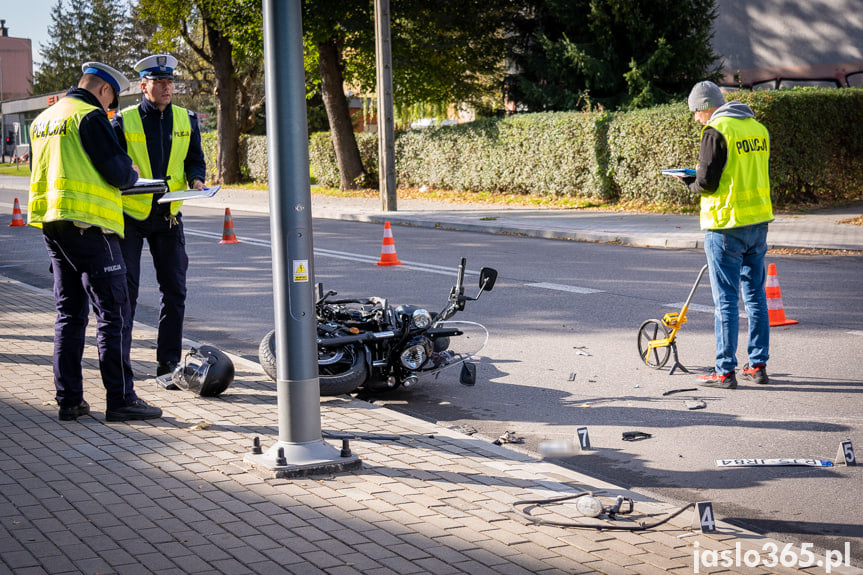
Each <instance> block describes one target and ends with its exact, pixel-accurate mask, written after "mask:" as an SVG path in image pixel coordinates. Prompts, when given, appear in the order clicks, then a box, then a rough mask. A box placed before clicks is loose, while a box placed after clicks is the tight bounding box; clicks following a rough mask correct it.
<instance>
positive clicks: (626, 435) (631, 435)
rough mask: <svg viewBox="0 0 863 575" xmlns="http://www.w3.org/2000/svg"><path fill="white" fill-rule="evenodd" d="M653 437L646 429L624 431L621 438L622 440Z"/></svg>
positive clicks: (639, 439) (638, 439)
mask: <svg viewBox="0 0 863 575" xmlns="http://www.w3.org/2000/svg"><path fill="white" fill-rule="evenodd" d="M651 437H653V435H651V434H650V433H647V432H646V431H624V432H623V437H622V439H623V440H624V441H641V440H642V439H650V438H651Z"/></svg>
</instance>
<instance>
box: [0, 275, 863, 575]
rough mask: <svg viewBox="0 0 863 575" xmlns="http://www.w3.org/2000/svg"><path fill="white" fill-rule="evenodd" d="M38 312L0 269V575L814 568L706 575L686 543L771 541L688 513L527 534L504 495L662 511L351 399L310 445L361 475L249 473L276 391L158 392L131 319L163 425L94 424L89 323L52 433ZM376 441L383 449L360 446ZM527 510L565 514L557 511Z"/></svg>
mask: <svg viewBox="0 0 863 575" xmlns="http://www.w3.org/2000/svg"><path fill="white" fill-rule="evenodd" d="M53 321H54V312H53V301H52V297H51V294H50V293H49V292H47V291H44V290H39V289H36V288H31V287H29V286H25V285H23V284H20V283H18V282H15V281H13V280H8V279H6V278H3V277H2V276H0V573H14V574H15V575H24V574H27V575H29V574H42V573H51V574H66V573H69V574H71V573H87V574H108V573H118V574H122V575H129V574H138V573H159V574H163V573H164V574H168V573H172V574H173V573H184V574H186V573H225V574H232V575H233V574H245V573H261V574H267V575H270V574H279V573H298V574H303V575H306V574H312V573H328V574H333V575H341V574H345V575H347V574H356V573H363V574H375V575H378V574H380V575H383V574H409V573H435V574H436V575H443V574H448V573H469V574H471V575H481V574H485V573H489V574H491V573H508V574H509V573H512V574H515V573H524V574H528V573H542V574H552V573H622V574H623V573H693V572H699V573H714V572H720V571H721V572H723V573H729V572H730V573H798V572H801V571H802V572H811V573H823V572H825V569H824V568H823V567H822V568H811V569H798V568H797V567H787V568H784V567H781V566H779V567H772V568H768V567H765V566H763V565H761V566H758V567H757V568H748V567H746V566H740V567H738V566H730V567H726V566H717V567H709V566H706V565H705V564H703V563H709V562H710V560H709V559H708V560H707V561H706V562H704V561H703V562H700V563H699V565H698V566H696V565H695V554H696V552H698V553H700V555H699V556H700V557H701V558H702V559H703V558H704V557H705V555H704V554H705V553H707V554H708V557H711V556H712V557H713V558H714V562H715V559H716V557H717V554H718V553H721V552H723V551H728V552H729V555H728V556H729V557H734V553H735V550H736V546H737V545H738V544H739V545H740V546H741V549H742V551H743V552H744V553H745V552H746V551H747V550H750V551H753V552H757V553H759V554H760V557H761V558H762V559H765V560H766V559H767V555H766V553H767V551H766V549H768V548H767V547H765V545H769V544H771V543H772V544H775V545H776V546H777V548H778V550H780V551H781V550H782V549H783V547H784V545H785V544H784V543H781V542H776V541H770V540H768V539H765V538H763V537H760V536H758V535H756V534H754V533H750V532H747V531H744V530H741V529H739V528H736V527H732V526H729V525H725V524H721V523H720V524H719V527H718V531H717V532H716V533H714V534H709V535H707V534H701V533H695V532H693V531H692V529H691V524H692V520H693V516H694V513H693V512H692V511H691V510H690V511H686V512H684V513H682V514H680V515H679V516H677V517H676V518H674V519H672V520H671V521H669V522H668V523H665V524H664V525H662V526H660V527H657V528H655V529H650V530H646V531H640V532H623V531H598V530H596V529H574V528H563V527H556V526H549V525H536V524H533V523H531V522H529V521H527V520H526V519H524V518H523V517H522V516H520V515H519V514H517V513H514V512H513V511H512V508H511V504H512V503H513V502H515V501H517V500H523V499H539V498H548V497H553V496H559V495H563V494H568V493H576V492H579V491H583V490H604V496H606V495H607V496H614V495H617V494H624V495H628V496H632V497H633V498H634V499H635V509H636V512H637V515H639V516H640V517H641V518H642V519H643V520H645V521H647V522H653V521H656V520H657V519H660V518H662V517H664V516H666V515H667V514H668V513H670V512H672V511H674V510H675V509H676V508H675V507H674V506H671V505H668V504H665V503H662V502H655V501H647V500H645V499H644V498H643V497H640V496H638V495H635V494H632V493H628V492H626V491H624V490H622V489H620V488H618V487H615V486H613V485H609V484H605V483H602V482H599V481H597V480H594V479H592V478H589V477H586V476H583V475H579V474H577V473H574V472H572V471H569V470H567V469H564V468H562V467H559V466H556V465H553V464H551V463H549V462H542V461H538V460H537V459H535V458H533V457H530V456H528V455H526V454H522V453H519V452H516V451H514V450H512V449H507V448H505V447H503V446H501V447H498V446H495V445H493V444H491V443H490V441H489V440H488V438H479V437H476V436H467V435H463V434H461V433H458V432H456V431H453V430H449V429H445V428H441V427H439V426H437V425H435V424H433V423H429V422H426V421H422V420H419V419H415V418H411V417H408V416H405V415H402V414H399V413H396V412H394V411H391V410H388V409H385V408H381V407H376V406H375V405H373V404H371V403H367V402H362V401H358V400H355V399H350V398H347V397H340V398H326V399H322V401H321V413H322V421H321V427H322V430H323V432H324V435H325V436H327V435H329V434H339V433H347V434H352V435H353V434H360V435H361V436H362V439H355V440H353V441H352V442H351V449H352V450H353V452H354V453H356V454H358V455H359V457H360V458H361V459H362V461H363V465H362V468H361V469H359V470H356V471H352V472H346V473H340V474H335V475H321V476H311V477H305V478H301V479H271V478H263V477H261V476H260V475H258V474H256V473H255V472H254V471H252V470H250V469H249V468H247V467H246V465H244V462H243V457H244V455H245V453H246V452H247V451H248V449H249V447H250V446H251V444H252V442H253V438H254V437H256V436H257V437H260V438H261V443H262V444H263V445H264V446H265V448H266V447H267V446H269V445H271V444H273V443H274V442H276V441H277V439H278V427H277V425H278V424H277V408H276V390H275V384H273V383H272V382H270V381H269V380H268V378H266V376H265V375H264V374H263V372H262V371H261V370H260V369H259V367H258V366H257V365H256V364H253V363H251V362H248V361H245V360H242V359H240V358H235V366H236V368H237V375H236V378H235V381H234V384H233V385H232V386H231V387H230V388H229V389H228V391H227V392H226V393H224V394H223V395H222V396H221V397H219V398H209V399H208V398H201V397H197V396H195V395H192V394H190V393H188V392H182V391H174V392H170V391H166V390H163V389H161V388H159V387H157V386H156V385H155V384H154V383H153V380H152V373H153V372H154V371H155V362H154V351H153V349H154V344H155V342H154V331H153V330H152V329H151V328H147V327H146V326H136V329H135V336H136V340H135V342H134V345H133V349H132V357H133V366H134V369H135V371H136V374H138V375H139V379H138V381H137V382H136V389H137V391H138V393H139V395H140V396H141V397H142V398H144V399H145V400H146V401H148V402H150V403H152V404H154V405H158V406H160V407H162V409H163V410H164V417H163V418H162V419H159V420H152V421H144V422H131V423H106V422H105V421H104V391H103V389H102V387H101V382H100V379H99V375H98V363H97V359H96V356H95V351H96V346H95V330H94V329H93V328H92V327H91V328H90V329H89V331H88V339H87V345H86V349H85V398H86V399H87V400H88V401H89V402H90V404H91V406H92V408H93V413H92V416H91V417H83V418H81V419H79V420H78V421H77V422H60V421H58V419H57V407H56V405H55V404H54V402H53V395H54V389H53V384H52V375H51V370H52V367H51V356H52V350H53V343H52V335H53ZM389 435H398V436H399V439H398V440H395V441H394V440H392V439H385V438H384V437H380V438H378V437H376V436H389ZM332 443H333V444H334V445H338V446H340V444H341V443H340V441H337V440H333V441H332ZM536 513H537V514H538V515H540V516H542V517H544V518H555V519H557V520H559V521H560V520H566V521H574V520H577V519H578V517H577V514H576V512H575V510H574V506H573V505H562V506H558V507H556V508H555V509H553V510H546V511H536ZM645 515H647V516H649V517H645ZM622 520H623V521H627V520H628V519H627V518H625V517H624V518H623V519H622ZM798 552H799V551H798ZM709 554H713V555H709ZM750 557H755V556H754V555H751V554H750ZM696 567H697V568H696ZM832 572H833V573H863V570H859V569H855V568H853V567H837V568H833V569H832Z"/></svg>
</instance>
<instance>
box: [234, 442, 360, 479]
mask: <svg viewBox="0 0 863 575" xmlns="http://www.w3.org/2000/svg"><path fill="white" fill-rule="evenodd" d="M280 451H281V453H280ZM243 462H244V463H245V464H246V465H247V466H249V467H251V468H252V469H254V470H256V471H257V472H259V473H261V474H262V475H264V476H268V477H272V478H274V479H281V478H291V477H306V476H309V475H327V474H331V473H341V472H344V471H351V470H354V469H359V468H360V467H362V464H363V462H362V460H361V459H360V458H359V457H358V456H356V455H353V454H350V453H348V454H347V455H342V452H340V451H339V450H338V449H336V448H335V447H333V446H332V445H330V444H329V443H327V442H325V441H324V440H323V439H322V440H320V441H310V442H306V443H289V442H286V441H278V442H276V444H275V445H273V446H272V447H270V448H269V449H268V450H267V451H266V453H261V454H255V453H247V454H246V456H245V457H243Z"/></svg>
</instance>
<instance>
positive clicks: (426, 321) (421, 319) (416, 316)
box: [411, 308, 432, 329]
mask: <svg viewBox="0 0 863 575" xmlns="http://www.w3.org/2000/svg"><path fill="white" fill-rule="evenodd" d="M431 320H432V318H431V314H430V313H429V312H428V311H426V310H424V309H422V308H420V309H417V310H414V313H413V315H411V325H412V326H414V327H415V328H417V329H425V328H427V327H428V326H430V325H431Z"/></svg>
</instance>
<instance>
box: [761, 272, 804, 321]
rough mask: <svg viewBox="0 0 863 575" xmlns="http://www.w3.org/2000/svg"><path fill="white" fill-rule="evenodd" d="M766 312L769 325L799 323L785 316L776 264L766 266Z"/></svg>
mask: <svg viewBox="0 0 863 575" xmlns="http://www.w3.org/2000/svg"><path fill="white" fill-rule="evenodd" d="M764 291H765V292H767V314H768V316H770V327H777V326H780V325H793V324H795V323H799V322H798V321H797V320H796V319H786V318H785V308H784V307H783V306H782V290H780V289H779V277H778V276H777V275H776V264H770V265H768V266H767V284H766V285H765V286H764Z"/></svg>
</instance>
